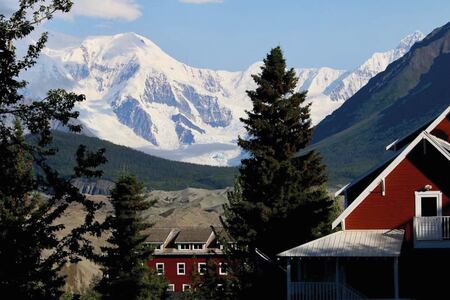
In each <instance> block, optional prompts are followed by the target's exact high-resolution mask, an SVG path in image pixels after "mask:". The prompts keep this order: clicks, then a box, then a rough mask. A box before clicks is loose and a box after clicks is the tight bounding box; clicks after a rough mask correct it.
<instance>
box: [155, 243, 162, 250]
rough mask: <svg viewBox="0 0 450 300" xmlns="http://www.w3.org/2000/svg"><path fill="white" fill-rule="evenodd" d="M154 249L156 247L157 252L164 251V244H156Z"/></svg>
mask: <svg viewBox="0 0 450 300" xmlns="http://www.w3.org/2000/svg"><path fill="white" fill-rule="evenodd" d="M153 247H155V250H162V244H155V245H154V246H153Z"/></svg>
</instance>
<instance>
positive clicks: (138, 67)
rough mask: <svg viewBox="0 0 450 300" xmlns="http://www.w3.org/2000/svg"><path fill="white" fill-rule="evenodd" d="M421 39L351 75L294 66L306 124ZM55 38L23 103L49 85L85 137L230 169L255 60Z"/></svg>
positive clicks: (109, 39)
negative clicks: (182, 57) (209, 62)
mask: <svg viewBox="0 0 450 300" xmlns="http://www.w3.org/2000/svg"><path fill="white" fill-rule="evenodd" d="M423 36H424V35H423V34H422V33H420V32H414V33H413V34H411V35H409V36H407V37H405V38H404V39H402V40H401V42H400V43H399V45H398V46H397V47H396V48H395V49H392V50H389V51H386V52H382V53H375V54H373V55H372V56H371V57H370V58H369V59H368V60H367V61H365V62H364V63H363V64H362V65H361V66H359V67H357V68H355V69H354V70H349V71H346V70H337V69H333V68H327V67H322V68H296V72H297V75H298V77H299V84H298V87H297V89H298V90H308V101H310V102H311V103H312V108H311V110H312V119H313V122H314V123H315V124H317V123H319V122H320V121H321V120H322V119H323V118H324V117H326V116H327V115H329V114H330V113H332V112H333V111H334V110H336V109H337V108H339V107H340V106H341V105H342V104H343V103H344V102H345V101H346V100H347V99H348V98H349V97H351V96H352V95H353V94H355V92H357V91H358V90H359V89H360V88H361V87H363V86H364V85H365V84H366V83H367V82H368V81H369V79H371V78H372V77H373V76H375V75H376V74H378V73H380V72H382V71H383V70H385V68H386V67H387V66H388V65H389V64H390V63H391V62H393V61H395V60H397V59H399V58H400V57H402V56H403V55H404V54H405V53H407V52H408V51H409V49H410V47H411V46H412V45H413V44H414V43H416V42H417V41H420V40H421V39H422V38H423ZM55 40H57V39H55ZM55 40H53V42H52V43H50V44H49V47H48V48H45V50H44V51H43V54H42V56H41V57H40V59H39V61H38V64H37V65H36V66H35V67H34V68H32V69H30V70H29V71H27V72H26V73H25V74H23V78H24V79H26V80H27V81H28V82H29V85H28V87H27V89H26V90H24V94H25V96H26V97H27V98H29V99H38V98H40V97H43V96H44V95H45V93H46V91H47V90H48V89H51V88H57V87H61V88H65V89H67V90H70V91H74V92H77V93H83V94H85V95H86V99H87V100H86V101H85V102H83V103H81V104H80V105H79V106H78V107H77V110H79V111H80V118H79V120H80V122H81V123H82V124H83V125H84V128H85V131H84V133H85V134H87V135H91V136H96V137H99V138H101V139H104V140H108V141H111V142H114V143H116V144H120V145H125V146H128V147H132V148H135V149H138V150H141V151H143V152H146V153H149V154H153V155H157V156H160V157H165V158H169V159H173V160H179V161H186V162H195V163H201V164H210V165H222V166H224V165H236V164H238V162H239V160H240V159H239V158H240V156H241V153H240V150H239V148H238V147H237V145H236V138H237V136H238V135H241V136H243V135H245V131H244V129H243V126H242V124H241V122H240V121H239V118H240V117H243V116H244V115H245V110H248V109H251V103H250V101H249V99H248V98H247V96H246V93H245V91H246V90H249V89H253V88H254V87H255V86H254V83H253V80H252V78H251V75H252V74H256V73H259V71H260V67H261V65H262V63H261V62H257V63H255V64H253V65H251V66H250V67H249V68H248V69H247V70H245V71H242V72H229V71H215V70H208V69H199V68H195V67H191V66H188V65H186V64H183V63H181V62H179V61H177V60H176V59H174V58H172V57H170V56H169V55H168V54H166V53H165V52H164V51H163V50H161V49H160V48H159V47H158V46H157V45H156V44H154V43H153V42H152V41H151V40H149V39H147V38H145V37H143V36H140V35H138V34H135V33H124V34H117V35H113V36H95V37H89V38H86V39H84V40H82V41H77V40H71V41H70V43H64V42H63V41H64V40H65V39H59V40H58V42H55ZM327 122H328V121H327ZM55 127H58V125H57V124H55ZM320 128H322V127H320ZM316 136H320V130H319V133H318V135H316Z"/></svg>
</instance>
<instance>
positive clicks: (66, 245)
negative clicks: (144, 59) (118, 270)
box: [0, 0, 105, 299]
mask: <svg viewBox="0 0 450 300" xmlns="http://www.w3.org/2000/svg"><path fill="white" fill-rule="evenodd" d="M71 5H72V3H71V2H70V1H68V0H53V1H41V0H21V1H19V9H18V10H17V11H16V12H15V13H13V14H11V15H10V16H8V17H7V16H4V15H0V169H1V172H0V266H1V267H0V294H1V295H2V296H4V297H15V298H17V299H58V298H59V296H60V295H61V293H62V291H61V287H62V285H63V283H64V278H62V277H61V276H60V275H59V274H58V271H59V270H60V269H61V267H62V266H63V265H64V264H65V263H66V262H67V261H68V260H71V261H72V262H74V261H77V259H79V257H80V256H85V257H88V258H89V257H93V251H92V250H93V248H92V246H91V244H90V242H89V241H88V240H87V239H86V236H87V235H88V234H98V233H99V226H98V225H99V224H97V223H96V222H95V219H94V214H95V211H96V210H97V209H98V207H99V205H98V204H95V203H93V202H91V201H89V200H87V199H86V198H85V197H84V196H83V195H81V194H80V193H79V192H78V190H77V189H75V188H74V187H72V186H71V185H70V183H69V181H70V180H71V179H72V178H75V177H78V176H88V177H89V176H100V175H101V172H100V171H97V170H96V169H95V167H97V165H99V164H100V163H103V162H104V161H105V159H104V157H103V151H101V150H100V151H99V152H96V153H92V152H89V151H88V150H87V149H86V147H80V148H79V150H78V151H77V153H76V161H77V163H78V165H77V166H76V167H75V169H74V174H73V176H68V177H66V178H64V179H63V178H61V177H60V176H59V174H58V173H57V172H56V171H54V170H53V169H52V168H50V167H49V166H48V165H47V163H46V159H47V157H48V156H50V155H52V154H54V153H55V152H56V149H51V148H49V147H47V146H48V144H49V142H51V137H52V135H51V131H50V128H51V122H54V121H57V122H60V123H61V124H63V125H65V126H67V127H68V128H69V129H71V130H73V131H79V130H80V126H73V125H71V124H70V121H71V120H73V119H75V118H77V117H78V113H77V112H75V111H73V108H74V105H75V104H76V103H77V102H80V101H83V100H84V96H83V95H77V94H74V93H68V92H66V91H64V90H51V91H49V92H48V95H47V97H46V98H45V99H40V100H38V101H30V99H25V98H24V97H23V96H22V94H21V89H23V88H24V87H25V86H26V82H25V81H22V80H20V79H19V78H20V75H21V73H22V72H23V71H25V70H27V69H29V68H31V67H32V66H33V65H34V64H35V62H36V59H37V58H38V56H39V53H40V52H41V50H42V48H43V47H44V45H45V42H46V40H47V34H43V35H42V36H41V37H40V38H39V40H38V41H37V42H36V43H35V44H33V45H30V46H29V47H28V51H27V53H26V54H25V56H23V57H18V56H17V54H16V48H15V46H14V44H15V42H16V41H17V40H19V39H23V38H25V37H26V36H27V35H29V34H30V33H31V32H32V31H33V30H34V29H35V26H37V25H38V24H40V23H41V22H42V21H44V20H48V19H51V18H52V16H53V14H54V13H55V12H68V11H69V10H70V8H71ZM22 128H23V131H25V132H27V133H30V134H33V135H35V139H36V140H37V143H36V144H34V145H30V144H28V143H27V142H26V141H25V140H24V138H23V132H22ZM33 170H34V171H36V172H33ZM37 170H39V172H37ZM36 173H39V174H40V175H39V176H36V175H35V174H36ZM38 191H39V192H38ZM41 194H45V196H40V195H41ZM72 203H80V204H82V206H83V207H84V209H85V212H86V217H85V219H84V223H83V224H82V225H80V226H78V227H76V228H74V229H73V230H70V232H69V233H68V234H66V235H62V234H61V231H62V230H63V229H64V225H61V224H58V219H59V217H60V216H61V215H62V214H63V213H64V212H65V210H66V209H67V207H68V206H69V205H70V204H72Z"/></svg>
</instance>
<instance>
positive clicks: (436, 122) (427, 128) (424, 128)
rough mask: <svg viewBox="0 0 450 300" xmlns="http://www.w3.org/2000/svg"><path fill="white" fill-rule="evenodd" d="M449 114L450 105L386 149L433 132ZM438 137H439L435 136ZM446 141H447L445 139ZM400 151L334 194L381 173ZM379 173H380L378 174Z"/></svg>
mask: <svg viewBox="0 0 450 300" xmlns="http://www.w3.org/2000/svg"><path fill="white" fill-rule="evenodd" d="M448 115H450V105H449V106H448V107H447V108H446V109H445V110H444V111H443V112H442V113H441V114H440V115H439V116H437V117H436V118H435V119H434V120H433V121H429V122H427V123H425V124H424V125H422V126H421V127H420V128H419V129H416V130H414V131H413V132H411V133H410V134H408V135H406V136H404V137H402V138H400V139H396V140H395V141H394V142H392V143H391V144H389V145H387V146H386V148H385V150H392V151H398V150H401V149H403V148H404V147H405V146H407V145H408V144H410V143H411V142H412V141H414V139H415V138H417V137H418V136H419V135H420V134H421V133H422V132H424V131H425V132H427V133H431V132H432V131H433V130H434V129H435V128H436V127H437V126H438V125H439V124H440V123H441V122H442V121H443V120H444V119H445V118H446V117H447V116H448ZM435 138H437V137H435ZM444 142H445V141H444ZM399 154H400V152H398V153H396V155H394V156H393V157H390V158H389V159H387V160H386V161H384V162H382V163H380V164H379V165H377V166H375V167H374V168H372V169H370V170H369V171H367V172H366V173H364V174H363V175H361V176H359V177H358V178H356V179H355V180H353V181H352V182H350V183H348V184H346V185H345V186H343V187H342V188H341V189H339V190H338V191H337V192H336V193H335V194H334V196H335V197H337V196H339V195H342V194H343V193H345V192H346V191H347V190H349V189H351V188H352V187H353V186H355V185H356V184H357V183H359V182H360V181H361V180H363V179H365V178H366V177H368V176H372V177H373V176H374V175H378V174H379V173H381V171H382V170H383V169H384V168H385V167H386V166H387V165H388V164H389V163H390V162H391V161H392V160H393V159H394V158H395V156H398V155H399ZM377 173H378V174H377Z"/></svg>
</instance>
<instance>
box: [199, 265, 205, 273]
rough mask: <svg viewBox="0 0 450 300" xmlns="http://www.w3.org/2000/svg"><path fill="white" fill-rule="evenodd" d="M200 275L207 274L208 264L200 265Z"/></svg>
mask: <svg viewBox="0 0 450 300" xmlns="http://www.w3.org/2000/svg"><path fill="white" fill-rule="evenodd" d="M198 274H200V275H205V274H206V263H198Z"/></svg>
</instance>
